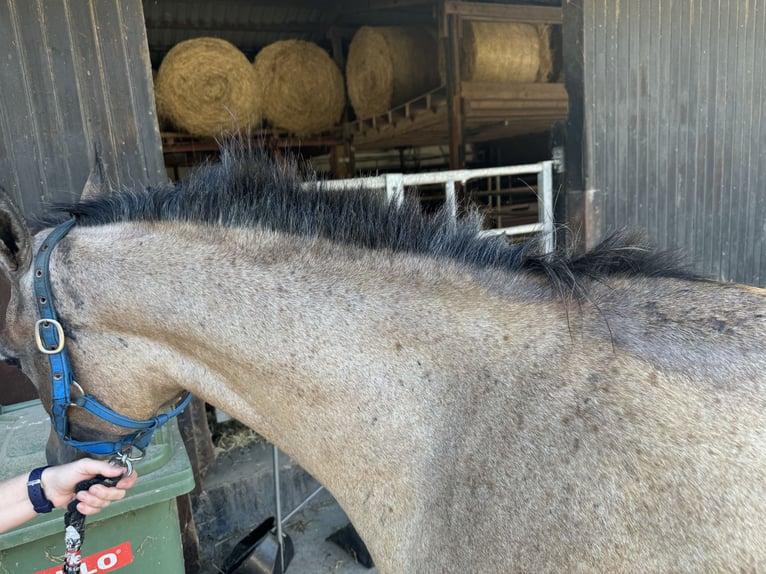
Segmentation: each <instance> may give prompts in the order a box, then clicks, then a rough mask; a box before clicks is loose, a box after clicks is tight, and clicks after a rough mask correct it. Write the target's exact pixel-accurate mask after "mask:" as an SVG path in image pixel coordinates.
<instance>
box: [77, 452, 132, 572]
mask: <svg viewBox="0 0 766 574" xmlns="http://www.w3.org/2000/svg"><path fill="white" fill-rule="evenodd" d="M112 464H119V462H117V463H114V462H113V463H112ZM132 471H133V468H132V466H128V467H127V468H126V471H125V474H122V475H120V476H117V477H114V478H109V477H106V476H102V475H100V474H99V475H98V476H95V477H93V478H90V479H88V480H83V481H81V482H78V483H77V486H75V489H74V490H75V493H77V492H80V491H81V490H88V489H89V488H90V487H91V486H93V485H94V484H103V485H104V486H109V487H111V486H114V485H116V484H117V483H118V482H120V479H121V478H123V477H124V476H128V475H130V474H131V472H132ZM78 502H79V500H77V499H76V498H75V499H74V500H73V501H72V502H70V503H69V506H67V509H66V513H65V514H64V526H65V528H66V529H65V531H64V545H65V548H66V554H65V557H64V567H63V574H80V563H81V562H82V553H81V552H80V548H81V547H82V543H83V541H84V540H85V515H84V514H83V513H82V512H80V511H79V510H77V504H78Z"/></svg>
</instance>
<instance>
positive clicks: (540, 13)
mask: <svg viewBox="0 0 766 574" xmlns="http://www.w3.org/2000/svg"><path fill="white" fill-rule="evenodd" d="M444 11H445V13H446V14H447V15H450V14H455V15H457V16H460V17H462V18H465V19H468V20H485V21H505V22H527V23H530V24H563V23H564V16H563V12H562V10H561V8H559V7H556V6H520V5H514V4H489V3H484V2H462V1H460V0H446V2H445V3H444Z"/></svg>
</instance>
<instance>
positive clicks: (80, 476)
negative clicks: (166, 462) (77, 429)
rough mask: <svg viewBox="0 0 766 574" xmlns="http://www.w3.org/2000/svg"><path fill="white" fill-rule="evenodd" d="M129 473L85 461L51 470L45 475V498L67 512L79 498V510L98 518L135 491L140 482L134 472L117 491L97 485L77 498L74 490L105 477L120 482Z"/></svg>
mask: <svg viewBox="0 0 766 574" xmlns="http://www.w3.org/2000/svg"><path fill="white" fill-rule="evenodd" d="M123 472H125V468H124V467H122V466H118V465H112V464H109V463H108V462H107V461H105V460H94V459H92V458H82V459H80V460H76V461H74V462H70V463H68V464H62V465H59V466H51V467H49V468H46V469H45V470H44V471H43V474H42V477H41V482H42V487H43V490H44V491H45V496H46V497H47V498H48V500H50V501H51V502H52V503H53V505H54V506H55V507H57V508H65V507H66V506H67V505H68V504H69V503H70V502H72V500H74V499H75V498H77V500H79V501H80V502H79V503H78V504H77V510H79V511H80V512H81V513H82V514H85V515H89V514H96V513H97V512H99V511H101V510H102V509H103V508H106V507H107V506H109V504H110V503H111V502H112V501H114V500H120V499H121V498H124V497H125V491H126V490H127V489H129V488H131V487H132V486H133V485H134V484H135V483H136V479H137V478H138V474H137V473H136V471H135V470H134V471H133V473H132V474H131V475H130V476H126V477H124V478H122V479H121V480H120V481H119V482H118V483H117V484H116V485H115V486H114V487H108V486H105V485H103V484H94V485H93V486H91V487H90V488H89V489H88V490H81V491H80V492H78V493H77V494H76V495H75V492H74V489H75V486H77V483H79V482H81V481H83V480H87V479H90V478H93V477H94V476H96V475H99V474H101V475H103V476H106V477H110V478H116V477H118V476H120V475H121V474H122V473H123Z"/></svg>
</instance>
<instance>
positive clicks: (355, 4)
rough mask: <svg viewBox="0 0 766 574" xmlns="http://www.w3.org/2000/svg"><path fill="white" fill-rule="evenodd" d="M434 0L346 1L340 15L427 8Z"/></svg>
mask: <svg viewBox="0 0 766 574" xmlns="http://www.w3.org/2000/svg"><path fill="white" fill-rule="evenodd" d="M431 4H434V0H346V1H345V2H343V3H342V4H341V5H342V7H343V8H342V9H341V10H340V12H342V13H346V14H348V13H358V12H373V11H377V10H396V9H397V8H409V7H412V6H427V5H431Z"/></svg>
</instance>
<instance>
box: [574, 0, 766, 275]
mask: <svg viewBox="0 0 766 574" xmlns="http://www.w3.org/2000/svg"><path fill="white" fill-rule="evenodd" d="M582 6H583V56H582V57H583V60H584V78H583V88H584V92H585V96H584V106H583V109H584V114H585V118H586V119H585V142H586V143H585V150H586V151H585V160H584V162H585V170H586V182H585V183H586V186H587V188H588V190H589V193H590V194H592V195H591V197H590V200H591V201H592V206H591V209H590V210H589V216H590V217H591V229H592V230H593V231H594V233H593V234H592V237H591V238H589V239H590V240H589V243H592V241H591V240H592V239H597V238H598V236H600V235H603V234H604V233H607V232H609V231H610V230H613V229H617V228H622V227H638V228H642V229H644V230H646V231H647V233H648V236H649V238H650V239H651V240H652V241H653V242H655V243H656V244H658V245H659V246H661V247H664V248H671V247H680V248H682V249H683V250H684V251H685V252H686V253H687V254H688V255H689V256H690V259H691V260H692V262H693V263H695V264H696V266H697V269H698V270H699V271H701V272H703V273H704V274H706V275H708V276H711V277H714V278H718V279H722V280H726V281H738V282H744V283H750V284H756V285H761V286H763V285H764V284H765V283H766V251H765V250H764V246H763V243H764V233H766V231H765V230H764V224H765V222H766V126H764V122H765V121H766V0H716V1H715V2H710V1H706V0H703V1H700V0H641V2H638V1H634V0H584V2H583V4H582Z"/></svg>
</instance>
